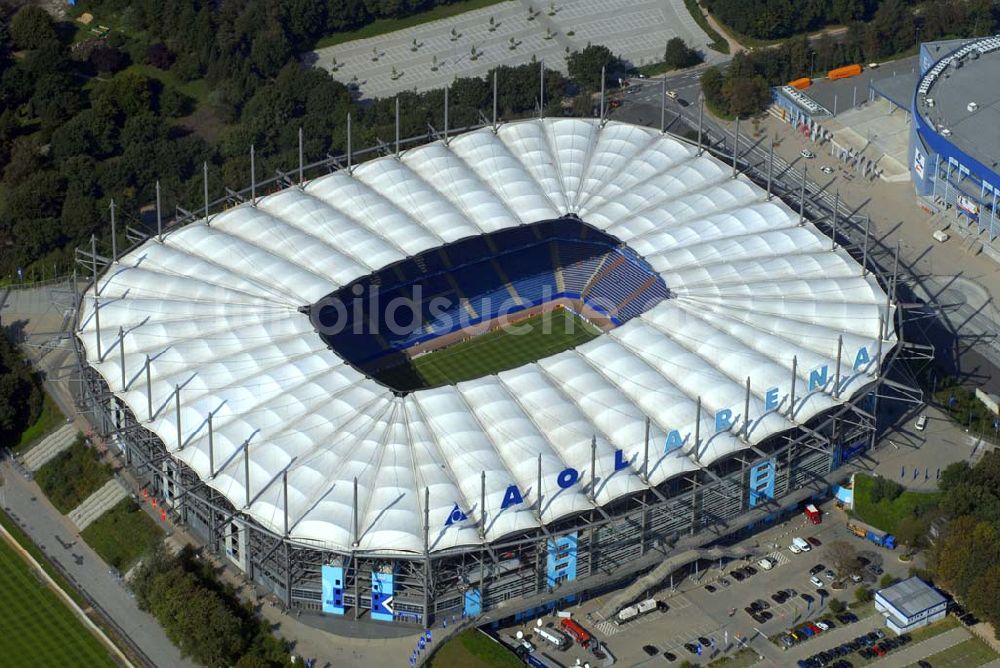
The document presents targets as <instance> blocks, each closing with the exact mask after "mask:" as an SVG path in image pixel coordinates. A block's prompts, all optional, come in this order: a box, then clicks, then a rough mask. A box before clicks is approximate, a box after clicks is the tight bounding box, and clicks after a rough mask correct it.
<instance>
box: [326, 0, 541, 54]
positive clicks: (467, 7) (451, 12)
mask: <svg viewBox="0 0 1000 668" xmlns="http://www.w3.org/2000/svg"><path fill="white" fill-rule="evenodd" d="M501 2H506V0H464V1H463V2H455V3H452V4H450V5H438V6H437V7H435V8H434V9H430V10H428V11H426V12H420V13H419V14H413V15H412V16H406V17H403V18H401V19H378V20H376V21H372V22H371V23H369V24H368V25H366V26H365V27H363V28H358V29H357V30H353V31H351V32H338V33H334V34H332V35H327V36H326V37H322V38H320V40H319V41H318V42H316V47H315V48H317V49H322V48H324V47H327V46H335V45H337V44H343V43H344V42H352V41H354V40H356V39H366V38H368V37H378V36H379V35H384V34H386V33H389V32H394V31H396V30H403V29H404V28H412V27H413V26H418V25H420V24H422V23H430V22H431V21H439V20H441V19H447V18H451V17H452V16H458V15H459V14H464V13H465V12H471V11H472V10H474V9H482V8H483V7H489V6H490V5H497V4H500V3H501ZM546 7H547V5H545V6H543V5H542V4H541V3H539V5H538V8H537V9H539V10H540V11H542V12H545V11H547V10H546Z"/></svg>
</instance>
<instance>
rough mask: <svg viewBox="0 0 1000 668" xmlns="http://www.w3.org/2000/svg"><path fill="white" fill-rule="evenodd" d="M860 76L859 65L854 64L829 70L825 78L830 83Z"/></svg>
mask: <svg viewBox="0 0 1000 668" xmlns="http://www.w3.org/2000/svg"><path fill="white" fill-rule="evenodd" d="M859 74H861V65H859V64H857V63H855V64H853V65H845V66H844V67H838V68H836V69H833V70H830V71H829V72H827V73H826V76H827V78H828V79H830V80H831V81H834V80H836V79H847V78H849V77H856V76H858V75H859Z"/></svg>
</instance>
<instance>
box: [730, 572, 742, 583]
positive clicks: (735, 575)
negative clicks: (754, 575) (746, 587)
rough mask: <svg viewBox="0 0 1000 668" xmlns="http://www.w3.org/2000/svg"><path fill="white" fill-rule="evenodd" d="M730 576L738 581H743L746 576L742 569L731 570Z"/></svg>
mask: <svg viewBox="0 0 1000 668" xmlns="http://www.w3.org/2000/svg"><path fill="white" fill-rule="evenodd" d="M729 577H731V578H732V579H734V580H736V581H737V582H743V580H744V579H745V578H746V576H745V575H743V572H742V571H729Z"/></svg>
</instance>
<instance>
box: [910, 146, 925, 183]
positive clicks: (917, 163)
mask: <svg viewBox="0 0 1000 668" xmlns="http://www.w3.org/2000/svg"><path fill="white" fill-rule="evenodd" d="M913 171H915V172H916V173H917V176H919V177H920V180H921V181H923V180H924V154H923V153H921V152H920V151H918V150H916V149H914V150H913Z"/></svg>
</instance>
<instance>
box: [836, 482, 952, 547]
mask: <svg viewBox="0 0 1000 668" xmlns="http://www.w3.org/2000/svg"><path fill="white" fill-rule="evenodd" d="M874 485H875V479H874V478H872V477H871V476H867V475H861V474H860V473H859V474H857V475H855V476H854V514H855V515H857V516H858V519H860V520H861V521H862V522H865V523H867V524H871V525H872V526H874V527H877V528H879V529H882V530H883V531H888V532H889V533H892V532H894V531H895V530H896V523H897V522H899V521H900V520H901V519H903V518H904V517H909V516H911V515H914V514H922V513H923V512H924V511H927V510H931V509H933V508H934V507H936V506H937V505H938V502H939V501H940V498H941V495H940V494H939V493H937V492H911V491H908V490H907V491H904V492H903V493H902V494H900V495H899V496H898V497H896V498H895V499H893V500H892V501H888V500H886V499H881V500H880V501H879V502H878V503H873V502H872V500H871V493H872V487H873V486H874Z"/></svg>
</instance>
